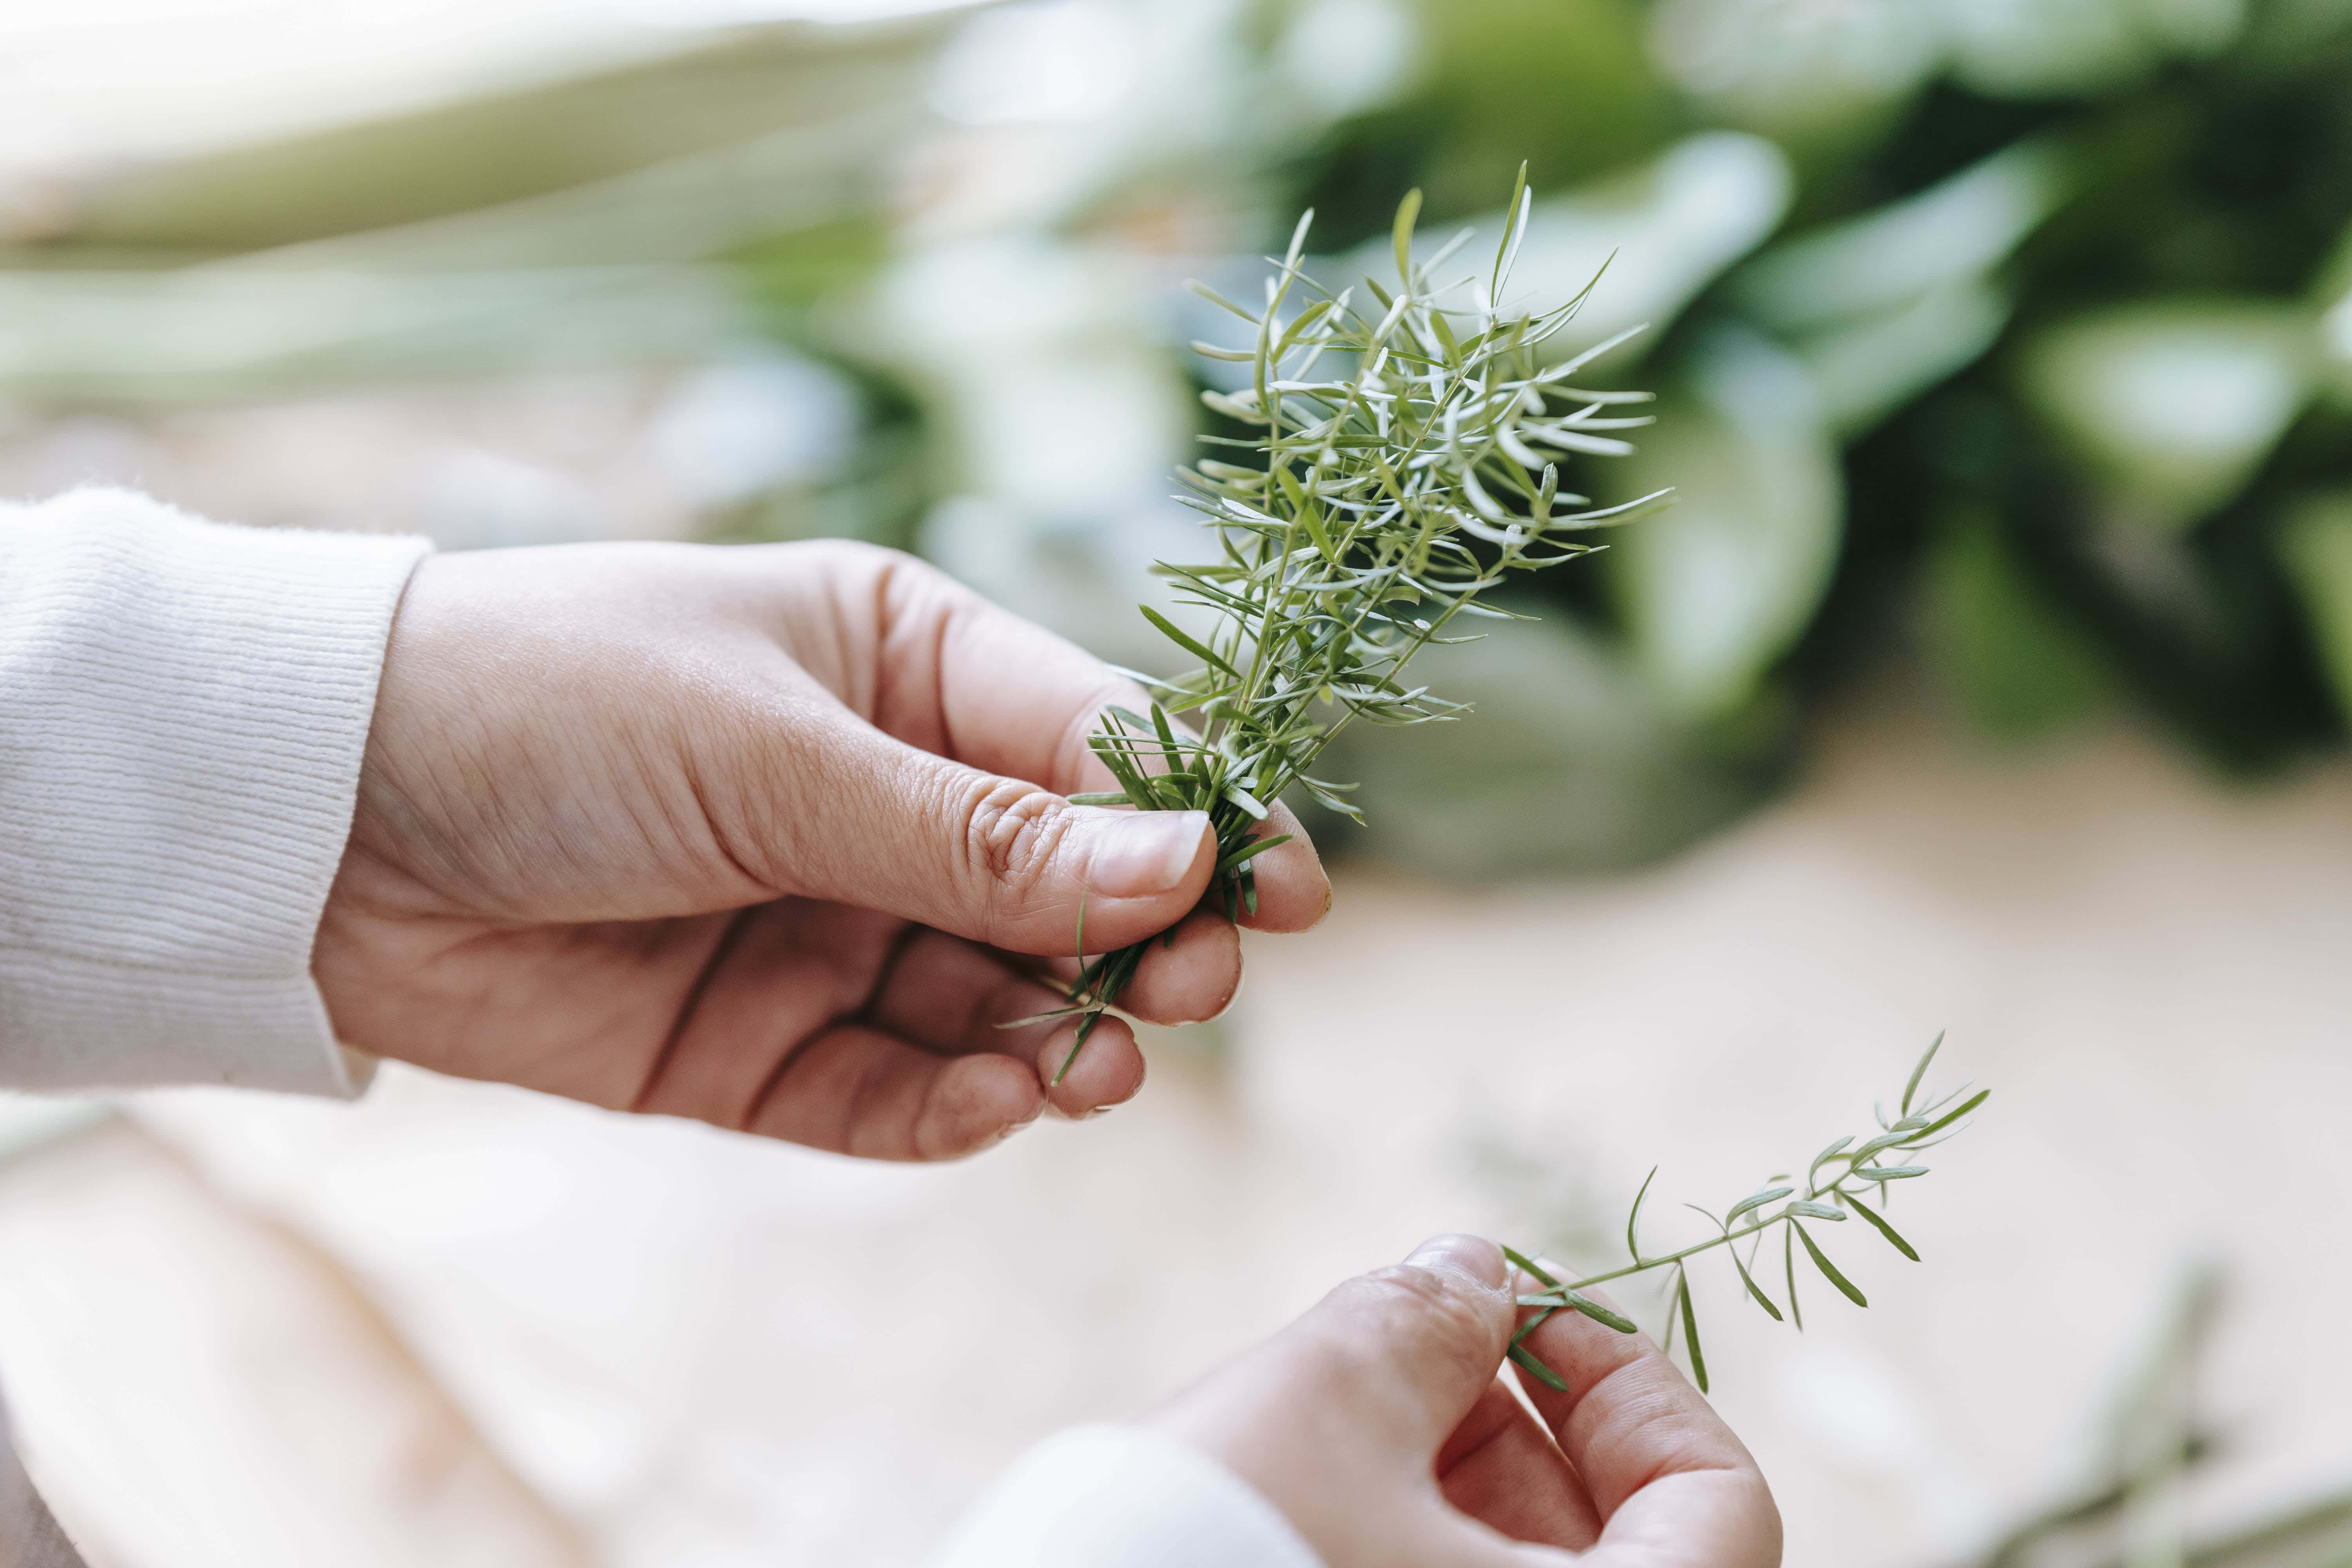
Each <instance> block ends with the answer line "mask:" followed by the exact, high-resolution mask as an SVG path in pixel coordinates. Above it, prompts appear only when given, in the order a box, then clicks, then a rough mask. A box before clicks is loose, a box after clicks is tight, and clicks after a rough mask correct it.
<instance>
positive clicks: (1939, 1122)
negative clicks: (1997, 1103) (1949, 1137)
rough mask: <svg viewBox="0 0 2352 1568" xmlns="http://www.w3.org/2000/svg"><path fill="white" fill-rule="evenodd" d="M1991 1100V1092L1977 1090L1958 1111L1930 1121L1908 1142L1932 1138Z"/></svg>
mask: <svg viewBox="0 0 2352 1568" xmlns="http://www.w3.org/2000/svg"><path fill="white" fill-rule="evenodd" d="M1991 1098H1992V1090H1990V1089H1979V1090H1977V1091H1976V1093H1974V1094H1972V1095H1970V1096H1969V1099H1968V1101H1967V1103H1966V1104H1964V1105H1962V1106H1961V1107H1960V1108H1959V1109H1958V1110H1955V1111H1951V1112H1949V1113H1948V1114H1947V1115H1944V1116H1940V1117H1937V1119H1936V1120H1935V1121H1930V1122H1929V1123H1927V1126H1926V1127H1925V1128H1924V1129H1922V1130H1921V1131H1919V1132H1917V1133H1916V1134H1915V1135H1914V1136H1913V1137H1912V1139H1911V1140H1910V1141H1911V1142H1913V1143H1915V1144H1916V1143H1919V1142H1924V1141H1925V1140H1927V1139H1929V1138H1933V1137H1934V1136H1935V1135H1936V1134H1937V1133H1938V1132H1941V1131H1943V1130H1944V1129H1945V1128H1947V1127H1949V1126H1950V1125H1951V1124H1952V1123H1953V1122H1955V1121H1958V1120H1959V1119H1960V1118H1961V1117H1963V1116H1966V1115H1967V1114H1968V1113H1969V1111H1971V1110H1975V1109H1976V1108H1977V1107H1978V1106H1979V1105H1982V1104H1983V1103H1984V1102H1985V1101H1986V1100H1990V1099H1991Z"/></svg>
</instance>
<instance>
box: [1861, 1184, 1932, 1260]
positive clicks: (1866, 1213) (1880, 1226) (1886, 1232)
mask: <svg viewBox="0 0 2352 1568" xmlns="http://www.w3.org/2000/svg"><path fill="white" fill-rule="evenodd" d="M1845 1201H1846V1202H1848V1203H1850V1204H1852V1205H1853V1212H1854V1213H1856V1214H1858V1215H1861V1216H1862V1217H1863V1218H1864V1219H1866V1220H1868V1221H1869V1222H1870V1223H1871V1224H1872V1225H1873V1226H1876V1227H1877V1230H1878V1234H1879V1235H1881V1236H1883V1237H1885V1238H1886V1239H1887V1240H1889V1241H1891V1242H1893V1243H1894V1244H1895V1251H1897V1252H1899V1253H1901V1254H1902V1255H1903V1256H1904V1257H1906V1258H1909V1259H1910V1260H1911V1261H1912V1262H1914V1263H1916V1262H1918V1261H1919V1255H1918V1254H1917V1253H1916V1252H1914V1251H1912V1250H1911V1244H1910V1243H1909V1242H1907V1241H1906V1240H1904V1239H1903V1238H1902V1237H1899V1236H1897V1235H1895V1227H1894V1226H1891V1225H1889V1224H1887V1223H1886V1221H1885V1220H1884V1219H1882V1218H1881V1217H1879V1215H1875V1214H1874V1213H1872V1212H1871V1210H1870V1207H1869V1205H1866V1204H1864V1202H1863V1201H1862V1200H1861V1199H1860V1198H1858V1197H1855V1196H1854V1195H1853V1194H1852V1193H1848V1194H1846V1195H1845Z"/></svg>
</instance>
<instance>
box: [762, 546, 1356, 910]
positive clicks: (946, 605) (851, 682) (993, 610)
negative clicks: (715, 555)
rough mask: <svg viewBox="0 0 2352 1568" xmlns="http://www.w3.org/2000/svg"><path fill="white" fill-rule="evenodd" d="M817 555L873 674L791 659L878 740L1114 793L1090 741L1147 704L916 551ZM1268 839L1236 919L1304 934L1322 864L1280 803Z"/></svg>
mask: <svg viewBox="0 0 2352 1568" xmlns="http://www.w3.org/2000/svg"><path fill="white" fill-rule="evenodd" d="M802 548H807V547H802ZM821 548H822V549H823V550H824V552H826V553H825V554H824V557H823V558H822V559H823V560H824V563H826V564H827V566H828V568H829V574H830V577H831V579H832V581H833V582H834V583H835V592H834V595H833V597H834V609H833V615H834V616H835V617H836V618H838V619H839V620H841V621H843V622H845V623H846V624H849V625H852V626H861V627H862V628H863V629H864V630H865V632H866V634H867V635H869V636H870V637H872V639H873V641H872V645H871V646H874V647H878V648H879V650H880V656H879V658H878V659H877V660H876V664H877V667H878V669H879V671H880V675H879V678H878V679H877V678H876V677H874V676H872V675H867V676H866V677H865V678H864V679H860V678H859V674H858V672H857V671H856V669H855V668H852V667H851V666H850V665H849V664H848V663H846V662H845V661H843V660H841V659H840V658H838V656H837V655H834V654H831V651H830V650H829V649H827V648H825V647H810V648H802V647H797V646H796V647H795V648H794V651H795V653H796V654H797V655H799V656H800V658H801V660H802V662H803V665H805V666H808V667H809V668H813V669H815V670H819V671H821V672H824V679H826V680H827V683H828V685H830V686H831V687H832V689H834V690H835V691H836V692H839V693H841V694H842V695H843V700H845V701H847V702H848V703H849V704H850V706H851V707H852V708H853V709H854V710H856V711H857V712H859V713H862V714H864V715H866V717H867V718H869V719H870V720H871V721H873V722H874V724H875V725H876V726H877V727H878V728H879V729H880V730H881V731H883V732H884V733H886V734H888V735H890V736H893V737H894V738H896V739H898V740H900V741H903V742H907V743H908V744H909V745H911V746H915V747H917V748H919V749H920V750H923V751H927V752H936V753H938V754H939V755H941V756H945V757H950V758H952V759H954V760H956V761H958V762H961V763H966V764H968V765H970V766H971V767H974V768H977V769H980V770H982V772H985V773H996V774H1001V775H1003V776H1004V777H1006V778H1012V779H1020V780H1024V781H1026V782H1028V783H1031V784H1038V785H1040V786H1042V787H1044V788H1045V789H1048V790H1051V791H1055V792H1056V793H1059V794H1063V795H1070V794H1076V793H1078V792H1081V791H1087V790H1110V789H1114V788H1116V787H1118V786H1117V784H1116V783H1115V781H1114V780H1113V779H1112V777H1111V774H1110V771H1109V769H1108V768H1106V767H1105V766H1104V765H1103V763H1102V761H1101V759H1100V758H1098V757H1097V756H1096V755H1095V753H1094V751H1093V748H1092V747H1091V746H1090V745H1089V744H1088V743H1087V737H1088V736H1089V735H1091V734H1092V733H1094V731H1096V730H1097V728H1098V726H1099V724H1100V721H1101V715H1102V712H1103V710H1104V709H1105V708H1107V707H1108V706H1110V705H1111V704H1114V703H1116V704H1118V705H1120V706H1123V707H1126V708H1129V709H1130V710H1136V711H1142V710H1144V709H1145V708H1146V707H1148V706H1149V703H1150V699H1149V698H1148V697H1147V696H1146V695H1145V694H1144V692H1143V690H1142V689H1140V688H1139V687H1138V686H1137V685H1136V684H1135V683H1134V682H1133V681H1131V680H1129V679H1127V678H1126V677H1124V676H1121V675H1118V674H1117V673H1115V672H1114V671H1112V670H1111V669H1110V668H1108V666H1106V665H1104V664H1103V663H1102V662H1101V661H1100V660H1099V659H1097V658H1094V657H1093V656H1092V655H1091V654H1088V653H1087V652H1085V651H1084V650H1083V649H1081V648H1079V647H1076V645H1075V644H1073V643H1071V642H1069V641H1067V640H1066V639H1065V638H1062V637H1056V636H1055V635H1054V634H1053V633H1052V632H1049V631H1047V630H1045V628H1044V627H1042V626H1036V625H1034V623H1032V622H1029V621H1026V620H1024V619H1023V618H1021V617H1020V616H1015V615H1013V614H1011V613H1010V612H1008V611H1006V610H1003V609H1002V608H1000V607H999V606H997V605H992V604H991V603H989V602H988V601H987V600H986V599H983V598H982V597H981V596H980V595H977V594H974V593H972V592H971V590H970V589H968V588H965V587H964V586H962V585H961V584H958V583H956V582H955V581H954V580H953V579H951V578H950V577H948V576H947V575H946V574H943V573H940V572H939V571H937V570H936V569H934V568H932V567H930V566H928V565H925V564H924V563H921V562H919V561H916V560H914V559H912V558H911V557H908V556H906V555H902V554H898V552H892V551H884V550H875V549H873V548H871V547H866V546H856V545H841V544H829V545H825V546H823V547H821ZM1264 831H1265V832H1268V833H1289V834H1292V835H1294V836H1295V837H1294V838H1293V841H1292V842H1291V843H1289V844H1286V845H1284V846H1283V847H1280V848H1277V849H1271V850H1268V851H1266V852H1265V854H1264V855H1263V856H1261V857H1260V858H1259V863H1258V869H1257V884H1258V912H1257V914H1256V915H1255V916H1253V917H1250V918H1249V919H1246V920H1244V922H1243V923H1244V924H1248V925H1254V926H1257V927H1258V928H1260V929H1262V930H1265V931H1300V930H1304V929H1306V927H1307V926H1309V925H1312V924H1313V923H1314V922H1315V921H1318V920H1319V919H1321V918H1322V913H1323V910H1325V909H1327V908H1328V906H1329V904H1330V884H1329V882H1328V879H1326V878H1325V877H1324V874H1323V868H1322V863H1321V861H1320V860H1319V859H1318V858H1317V857H1316V855H1315V851H1314V847H1313V846H1312V845H1311V844H1309V843H1308V842H1307V836H1306V833H1305V830H1304V829H1303V828H1302V827H1301V826H1299V823H1298V820H1297V817H1296V816H1292V815H1291V814H1290V813H1289V812H1287V811H1286V810H1284V809H1283V808H1281V807H1279V806H1277V807H1276V810H1275V812H1274V814H1273V816H1271V817H1270V819H1269V823H1268V826H1267V827H1266V828H1265V830H1264ZM1015 945H1018V944H1015ZM1024 951H1033V952H1036V951H1047V950H1045V949H1035V948H1024Z"/></svg>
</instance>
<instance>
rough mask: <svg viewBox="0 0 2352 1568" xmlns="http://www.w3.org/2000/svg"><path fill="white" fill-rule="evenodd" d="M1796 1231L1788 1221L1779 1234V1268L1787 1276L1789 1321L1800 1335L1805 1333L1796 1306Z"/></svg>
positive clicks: (1798, 1308)
mask: <svg viewBox="0 0 2352 1568" xmlns="http://www.w3.org/2000/svg"><path fill="white" fill-rule="evenodd" d="M1796 1229H1797V1222H1796V1221H1795V1220H1790V1221H1789V1223H1788V1225H1787V1226H1785V1227H1784V1228H1783V1229H1782V1230H1781V1232H1780V1267H1781V1268H1784V1269H1786V1270H1787V1271H1788V1275H1789V1321H1790V1322H1792V1323H1794V1324H1796V1325H1797V1331H1798V1332H1799V1333H1803V1332H1804V1331H1805V1314H1804V1311H1803V1310H1802V1309H1801V1308H1800V1307H1799V1306H1798V1305H1797V1242H1796V1236H1795V1232H1796Z"/></svg>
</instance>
